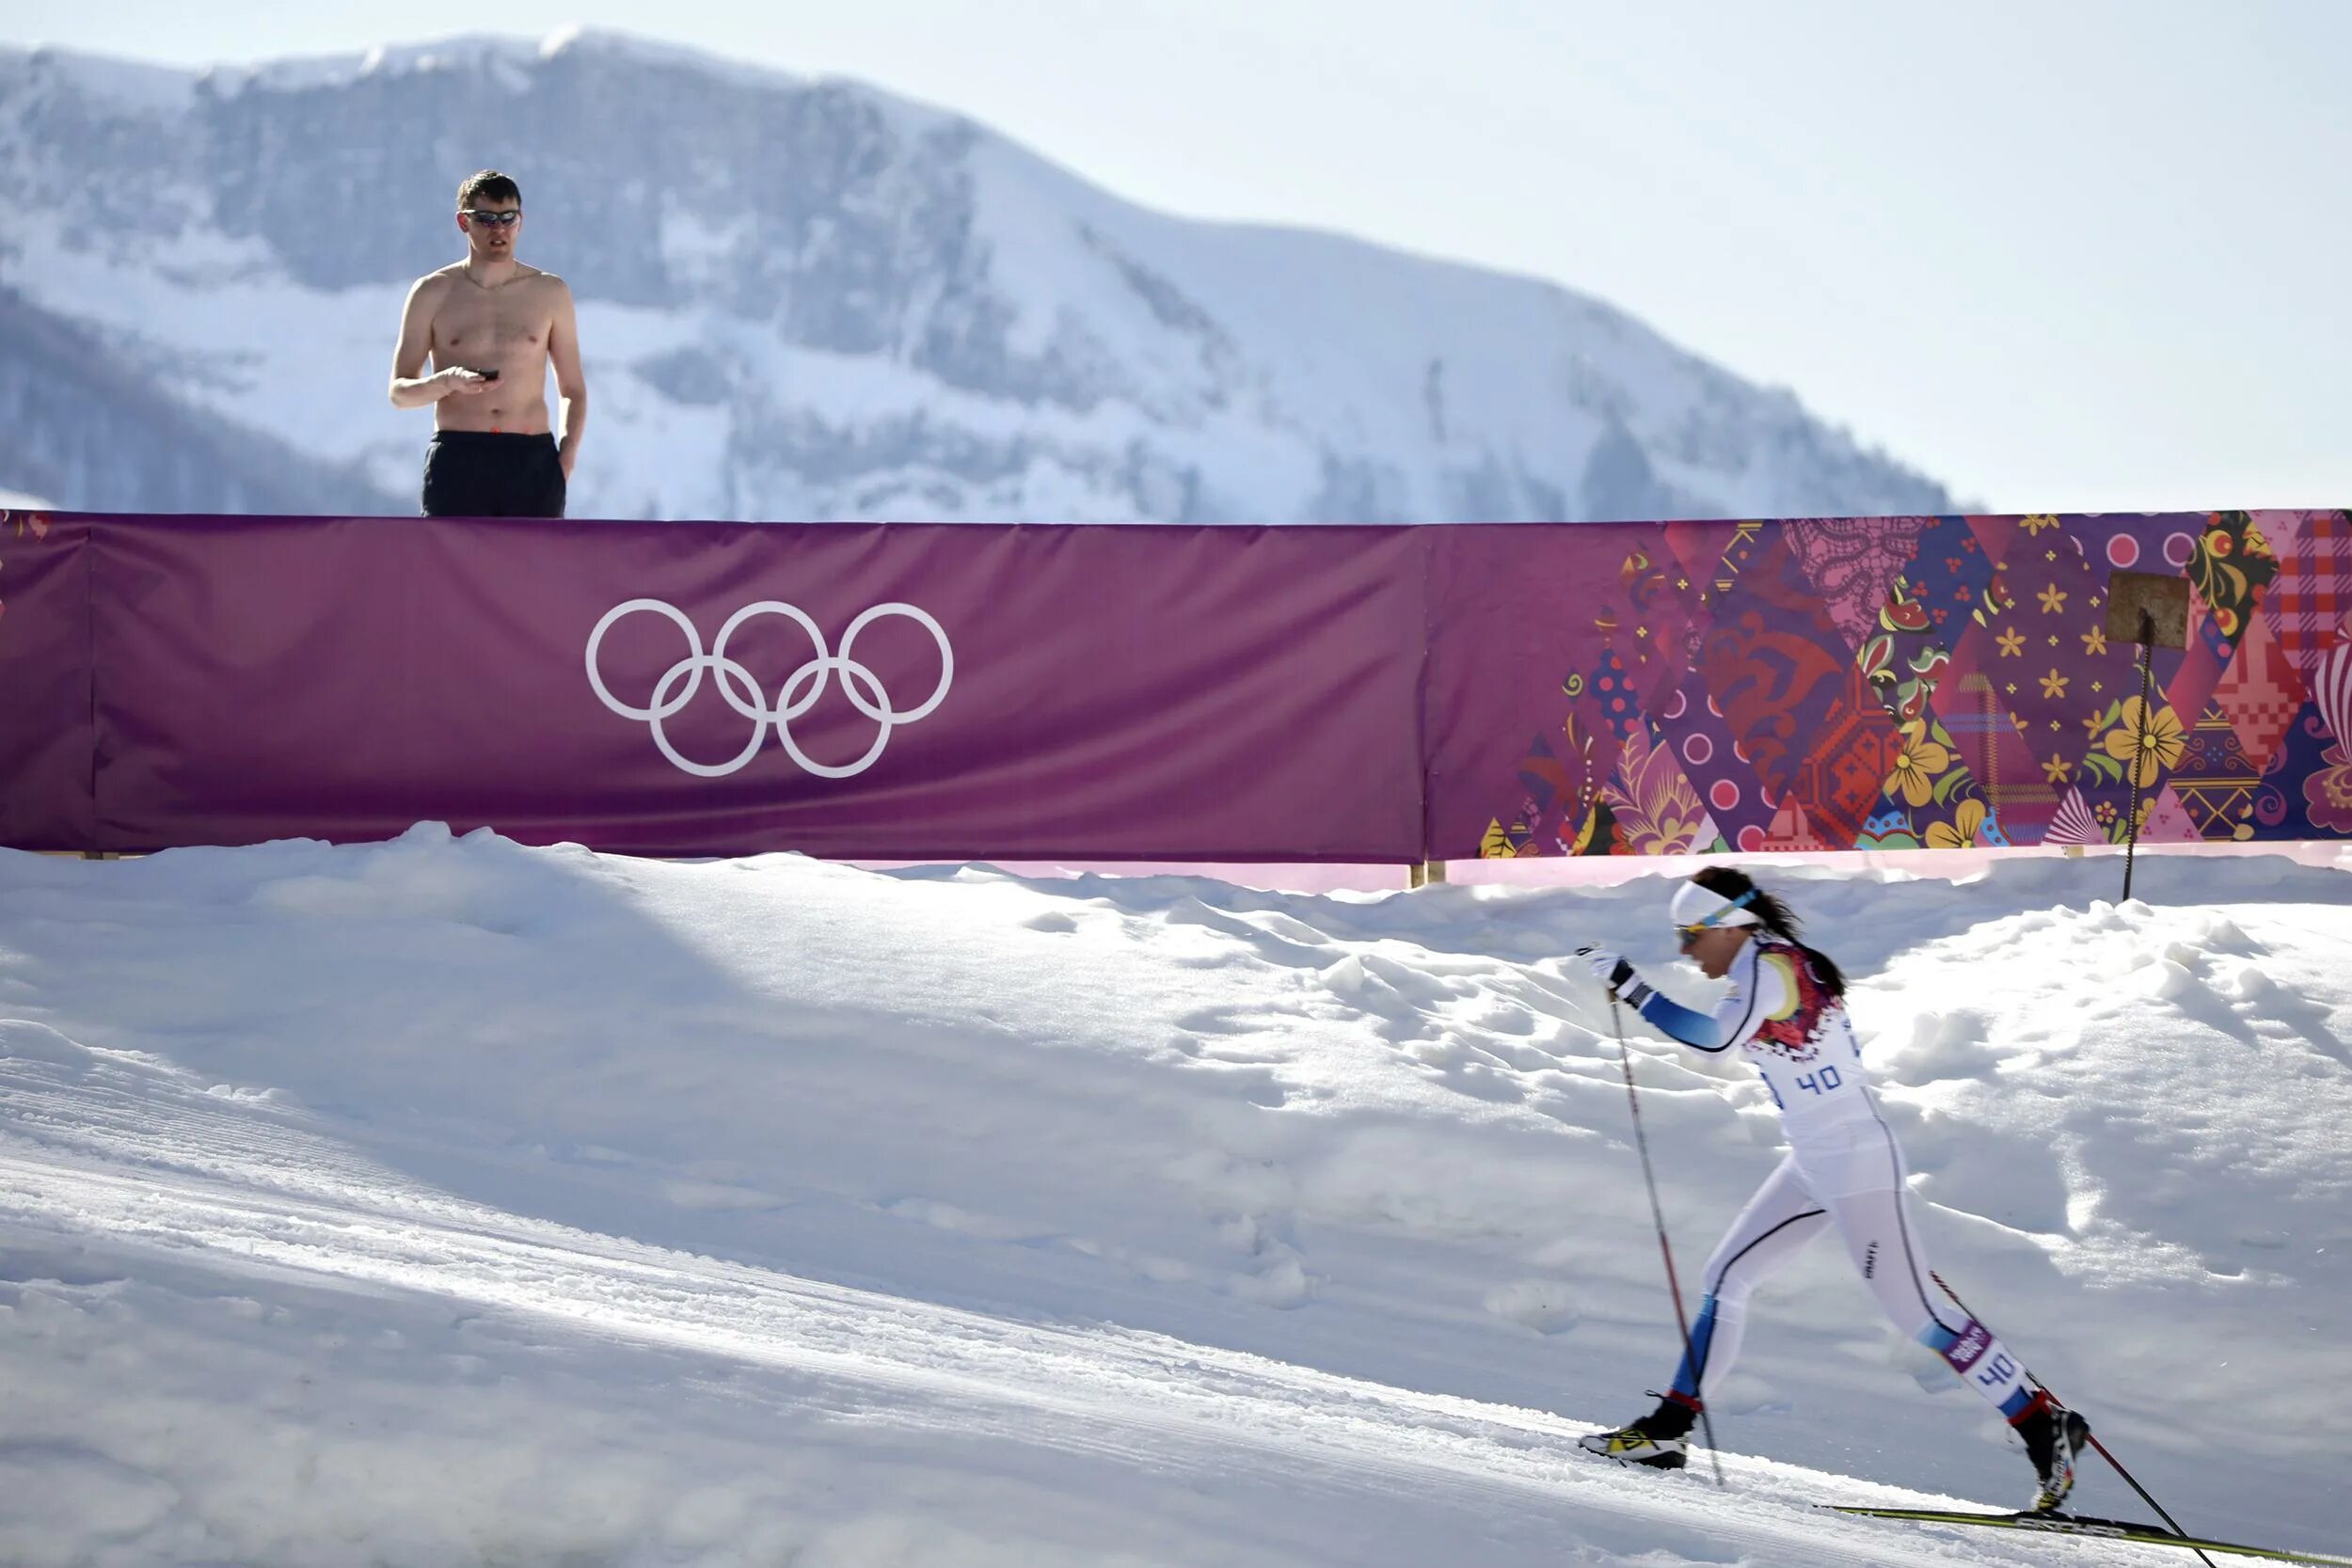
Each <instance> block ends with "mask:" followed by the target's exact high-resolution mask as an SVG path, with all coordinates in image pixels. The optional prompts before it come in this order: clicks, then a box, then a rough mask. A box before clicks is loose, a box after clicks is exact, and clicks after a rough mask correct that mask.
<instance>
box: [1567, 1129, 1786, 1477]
mask: <svg viewBox="0 0 2352 1568" xmlns="http://www.w3.org/2000/svg"><path fill="white" fill-rule="evenodd" d="M1829 1223H1830V1222H1829V1215H1828V1213H1827V1212H1825V1211H1824V1210H1823V1209H1822V1207H1821V1206H1820V1204H1818V1203H1816V1202H1814V1201H1813V1196H1812V1194H1811V1193H1810V1192H1808V1191H1807V1190H1806V1188H1805V1183H1804V1176H1803V1175H1802V1174H1801V1173H1800V1172H1799V1171H1798V1169H1797V1165H1796V1162H1795V1161H1794V1160H1791V1159H1783V1160H1782V1161H1781V1163H1780V1165H1779V1167H1778V1168H1777V1169H1775V1170H1774V1171H1773V1172H1772V1175H1771V1176H1769V1177H1767V1178H1765V1180H1764V1185H1763V1186H1761V1187H1759V1188H1757V1189H1756V1196H1754V1197H1752V1198H1750V1199H1748V1206H1747V1207H1746V1208H1745V1209H1742V1210H1741V1211H1740V1217H1739V1218H1738V1219H1736V1220H1734V1221H1732V1223H1731V1229H1730V1231H1729V1233H1728V1234H1726V1235H1725V1236H1724V1239H1723V1241H1722V1242H1720V1243H1717V1245H1716V1247H1715V1255H1714V1256H1713V1257H1712V1258H1709V1259H1708V1260H1707V1270H1706V1272H1705V1274H1703V1275H1701V1276H1700V1277H1701V1278H1702V1279H1703V1280H1704V1281H1705V1282H1706V1292H1707V1293H1706V1295H1705V1296H1704V1297H1703V1298H1702V1299H1701V1301H1700V1302H1699V1312H1698V1316H1697V1318H1695V1319H1694V1320H1692V1323H1691V1343H1690V1346H1689V1348H1688V1349H1687V1350H1685V1352H1684V1353H1683V1357H1682V1365H1681V1366H1680V1367H1679V1368H1678V1369H1677V1370H1676V1372H1675V1380H1674V1384H1673V1386H1672V1388H1671V1389H1670V1391H1669V1392H1668V1393H1667V1394H1666V1395H1665V1397H1664V1398H1662V1399H1661V1400H1660V1401H1659V1402H1658V1408H1657V1409H1655V1410H1653V1411H1651V1412H1650V1413H1649V1414H1648V1415H1646V1416H1644V1417H1643V1418H1641V1419H1639V1420H1637V1421H1634V1422H1632V1423H1630V1424H1629V1425H1627V1426H1622V1427H1619V1428H1618V1429H1617V1430H1616V1431H1614V1432H1602V1433H1594V1434H1593V1435H1591V1436H1589V1437H1583V1438H1580V1439H1578V1443H1579V1446H1580V1447H1581V1448H1584V1449H1588V1450H1590V1451H1591V1452H1594V1453H1597V1454H1601V1455H1604V1456H1606V1457H1608V1458H1610V1459H1614V1460H1618V1461H1620V1462H1622V1463H1624V1464H1628V1465H1652V1466H1655V1467H1657V1468H1660V1469H1668V1470H1677V1469H1680V1468H1681V1467H1682V1465H1684V1463H1685V1460H1684V1453H1683V1450H1684V1448H1685V1446H1686V1444H1685V1439H1687V1438H1688V1437H1689V1436H1690V1433H1691V1428H1692V1425H1693V1424H1695V1423H1696V1422H1697V1420H1698V1417H1699V1409H1700V1403H1701V1394H1702V1391H1703V1390H1708V1389H1713V1388H1718V1387H1721V1386H1722V1385H1723V1380H1724V1377H1725V1376H1727V1375H1728V1374H1729V1373H1730V1371H1731V1364H1732V1363H1733V1362H1734V1361H1735V1360H1737V1359H1738V1358H1739V1354H1740V1337H1741V1335H1742V1333H1743V1332H1744V1331H1745V1329H1746V1327H1747V1319H1748V1294H1749V1292H1750V1291H1754V1290H1755V1289H1756V1284H1757V1283H1758V1282H1759V1281H1760V1280H1762V1279H1763V1278H1764V1277H1765V1276H1766V1275H1769V1274H1771V1273H1772V1271H1773V1270H1774V1269H1776V1268H1778V1267H1779V1266H1780V1265H1781V1264H1782V1263H1784V1262H1786V1261H1787V1260H1788V1259H1790V1258H1793V1257H1795V1256H1796V1254H1797V1252H1798V1250H1799V1249H1800V1248H1802V1247H1803V1246H1804V1243H1807V1242H1809V1241H1811V1240H1812V1239H1813V1238H1814V1237H1816V1236H1818V1235H1820V1233H1821V1232H1822V1231H1823V1230H1825V1229H1827V1228H1828V1227H1829Z"/></svg>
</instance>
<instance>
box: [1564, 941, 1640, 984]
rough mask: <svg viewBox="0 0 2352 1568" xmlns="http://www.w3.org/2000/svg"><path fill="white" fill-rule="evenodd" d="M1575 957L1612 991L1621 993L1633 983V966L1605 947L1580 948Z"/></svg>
mask: <svg viewBox="0 0 2352 1568" xmlns="http://www.w3.org/2000/svg"><path fill="white" fill-rule="evenodd" d="M1576 956H1577V957H1578V958H1581V959H1583V960H1584V967H1585V968H1587V969H1589V970H1591V971H1592V972H1593V975H1594V977H1595V978H1596V979H1597V980H1599V981H1600V983H1601V984H1602V985H1604V986H1606V987H1608V988H1609V989H1610V990H1613V991H1622V990H1625V988H1626V987H1627V986H1629V985H1630V984H1631V983H1632V981H1633V978H1634V974H1633V966H1632V965H1631V964H1629V963H1628V962H1626V961H1625V960H1624V959H1623V958H1619V957H1617V955H1616V954H1614V953H1612V952H1610V951H1609V950H1608V949H1607V948H1605V947H1580V948H1578V949H1577V950H1576Z"/></svg>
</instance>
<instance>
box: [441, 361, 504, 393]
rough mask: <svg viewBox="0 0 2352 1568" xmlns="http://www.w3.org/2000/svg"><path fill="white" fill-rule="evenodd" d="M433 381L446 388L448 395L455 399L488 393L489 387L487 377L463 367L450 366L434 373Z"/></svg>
mask: <svg viewBox="0 0 2352 1568" xmlns="http://www.w3.org/2000/svg"><path fill="white" fill-rule="evenodd" d="M433 379H434V380H436V381H437V382H439V383H441V385H442V386H444V387H446V388H449V393H450V395H453V396H456V397H468V398H469V397H473V396H475V395H477V394H479V393H482V392H486V391H488V390H489V389H490V387H491V381H490V378H489V377H488V376H486V375H484V374H483V373H482V372H480V371H469V370H468V369H467V368H466V367H465V366H463V365H452V366H451V367H450V368H449V369H447V370H445V371H438V372H435V374H434V376H433Z"/></svg>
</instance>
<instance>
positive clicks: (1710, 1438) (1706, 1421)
mask: <svg viewBox="0 0 2352 1568" xmlns="http://www.w3.org/2000/svg"><path fill="white" fill-rule="evenodd" d="M1609 1027H1610V1028H1611V1029H1613V1030H1614V1031H1615V1032H1616V1036H1617V1060H1618V1061H1619V1062H1620V1063H1621V1064H1623V1066H1624V1068H1625V1102H1626V1103H1627V1104H1628V1105H1629V1106H1631V1107H1632V1109H1633V1147H1634V1148H1638V1149H1640V1150H1641V1151H1642V1183H1643V1185H1645V1186H1646V1187H1647V1188H1648V1189H1649V1215H1650V1223H1651V1224H1652V1225H1654V1226H1656V1227H1657V1228H1658V1251H1659V1253H1660V1255H1661V1256H1662V1257H1663V1258H1664V1259H1666V1290H1667V1291H1668V1293H1670V1294H1671V1295H1673V1297H1674V1298H1675V1327H1677V1328H1678V1329H1680V1330H1681V1331H1682V1364H1683V1365H1684V1366H1686V1367H1688V1368H1690V1369H1691V1373H1692V1377H1693V1378H1695V1377H1696V1376H1697V1375H1698V1365H1699V1358H1698V1356H1697V1355H1696V1354H1694V1353H1693V1352H1692V1349H1691V1320H1690V1319H1689V1318H1687V1317H1685V1316H1684V1315H1683V1311H1682V1281H1681V1280H1679V1279H1677V1278H1676V1277H1675V1249H1674V1248H1673V1247H1672V1246H1671V1245H1669V1244H1668V1243H1667V1241H1666V1211H1665V1210H1663V1209H1662V1208H1661V1207H1659V1203H1658V1178H1657V1176H1656V1175H1654V1174H1653V1173H1652V1172H1651V1170H1650V1164H1649V1139H1648V1137H1647V1136H1646V1135H1645V1133H1644V1132H1642V1100H1641V1097H1640V1096H1639V1095H1637V1094H1635V1093H1634V1092H1633V1053H1632V1052H1631V1051H1629V1050H1628V1049H1627V1047H1626V1043H1625V1022H1624V1020H1622V1019H1621V1018H1620V1017H1619V1016H1618V1014H1617V993H1616V990H1614V989H1613V988H1612V989H1611V990H1610V991H1609ZM1697 1392H1698V1391H1697V1390H1696V1389H1692V1397H1693V1398H1696V1396H1697ZM1699 1424H1700V1426H1701V1427H1702V1428H1704V1429H1705V1431H1706V1433H1707V1460H1708V1464H1709V1465H1713V1466H1714V1470H1715V1484H1716V1485H1717V1486H1721V1485H1723V1484H1724V1461H1723V1456H1722V1455H1721V1454H1720V1453H1718V1452H1717V1451H1716V1449H1715V1418H1714V1417H1712V1416H1710V1415H1709V1414H1708V1410H1707V1402H1705V1401H1704V1400H1701V1401H1699Z"/></svg>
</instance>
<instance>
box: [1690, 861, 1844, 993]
mask: <svg viewBox="0 0 2352 1568" xmlns="http://www.w3.org/2000/svg"><path fill="white" fill-rule="evenodd" d="M1691 880H1692V881H1694V882H1696V883H1698V885H1699V886H1701V887H1703V888H1705V889H1706V890H1707V891H1708V892H1709V893H1712V894H1715V895H1718V896H1720V897H1724V898H1737V897H1739V896H1740V895H1742V894H1745V895H1748V902H1747V909H1748V911H1749V912H1750V913H1751V914H1753V915H1755V916H1756V924H1757V925H1759V926H1761V927H1764V929H1766V930H1768V931H1770V932H1772V935H1774V936H1776V937H1778V938H1780V939H1781V940H1782V941H1783V942H1788V944H1789V945H1790V946H1792V947H1794V948H1795V949H1796V950H1797V951H1798V952H1800V953H1803V954H1804V956H1805V961H1806V962H1807V963H1809V964H1811V965H1812V966H1813V974H1814V976H1815V977H1816V978H1817V979H1819V980H1820V983H1821V989H1822V990H1826V991H1828V992H1829V993H1830V994H1831V995H1832V996H1843V995H1845V994H1846V976H1845V975H1844V974H1841V973H1839V971H1838V968H1837V965H1836V963H1834V962H1832V961H1831V959H1830V956H1829V955H1828V954H1826V953H1824V952H1822V951H1820V949H1819V948H1815V947H1807V946H1806V945H1805V944H1804V942H1803V941H1801V940H1800V939H1799V936H1798V933H1799V931H1801V930H1802V929H1803V927H1801V926H1800V925H1799V924H1798V921H1797V917H1796V916H1795V915H1794V914H1792V913H1790V912H1789V910H1788V905H1786V904H1784V903H1782V902H1781V901H1780V900H1779V899H1777V898H1775V897H1773V896H1772V895H1771V894H1769V893H1766V892H1765V891H1764V890H1763V889H1762V888H1760V887H1757V886H1756V883H1755V881H1754V880H1753V879H1751V878H1750V877H1749V876H1748V875H1747V873H1746V872H1744V871H1734V870H1733V869H1731V867H1729V866H1727V865H1710V866H1708V867H1706V868H1705V869H1704V870H1701V871H1698V872H1696V873H1694V874H1693V875H1692V878H1691Z"/></svg>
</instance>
